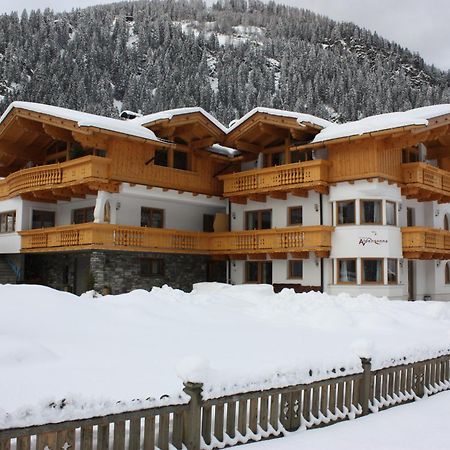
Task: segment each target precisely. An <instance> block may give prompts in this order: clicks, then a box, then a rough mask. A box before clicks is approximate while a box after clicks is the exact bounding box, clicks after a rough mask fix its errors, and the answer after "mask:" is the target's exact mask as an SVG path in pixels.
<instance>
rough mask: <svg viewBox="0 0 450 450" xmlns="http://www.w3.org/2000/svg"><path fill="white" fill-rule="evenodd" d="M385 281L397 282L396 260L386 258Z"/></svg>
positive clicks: (389, 282)
mask: <svg viewBox="0 0 450 450" xmlns="http://www.w3.org/2000/svg"><path fill="white" fill-rule="evenodd" d="M387 276H388V279H387V282H388V284H398V260H397V259H393V258H388V260H387Z"/></svg>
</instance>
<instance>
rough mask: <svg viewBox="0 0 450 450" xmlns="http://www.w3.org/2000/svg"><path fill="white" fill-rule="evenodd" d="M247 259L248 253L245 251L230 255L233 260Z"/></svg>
mask: <svg viewBox="0 0 450 450" xmlns="http://www.w3.org/2000/svg"><path fill="white" fill-rule="evenodd" d="M246 259H247V255H246V254H245V253H238V254H235V255H230V260H231V261H245V260H246Z"/></svg>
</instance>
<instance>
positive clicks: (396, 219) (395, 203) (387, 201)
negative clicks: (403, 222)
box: [386, 200, 398, 227]
mask: <svg viewBox="0 0 450 450" xmlns="http://www.w3.org/2000/svg"><path fill="white" fill-rule="evenodd" d="M388 204H389V205H394V223H393V224H391V223H388V214H387V209H388ZM386 225H388V226H390V227H396V226H397V225H398V217H397V202H394V201H392V200H386Z"/></svg>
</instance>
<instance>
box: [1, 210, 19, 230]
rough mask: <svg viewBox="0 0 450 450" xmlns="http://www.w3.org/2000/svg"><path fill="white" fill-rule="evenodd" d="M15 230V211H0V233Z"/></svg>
mask: <svg viewBox="0 0 450 450" xmlns="http://www.w3.org/2000/svg"><path fill="white" fill-rule="evenodd" d="M14 231H16V212H15V211H7V212H2V213H0V233H13V232H14Z"/></svg>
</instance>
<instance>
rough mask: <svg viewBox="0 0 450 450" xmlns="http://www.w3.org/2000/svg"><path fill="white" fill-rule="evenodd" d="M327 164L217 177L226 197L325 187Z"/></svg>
mask: <svg viewBox="0 0 450 450" xmlns="http://www.w3.org/2000/svg"><path fill="white" fill-rule="evenodd" d="M328 167H329V162H328V161H325V160H315V161H307V162H301V163H294V164H284V165H281V166H275V167H267V168H264V169H253V170H247V171H244V172H238V173H232V174H227V175H222V176H220V179H221V180H223V186H224V187H223V192H224V196H225V197H233V196H239V195H251V194H265V193H270V192H273V191H289V190H295V189H313V188H315V187H316V188H318V187H326V186H327V184H328V183H327V182H328Z"/></svg>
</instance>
